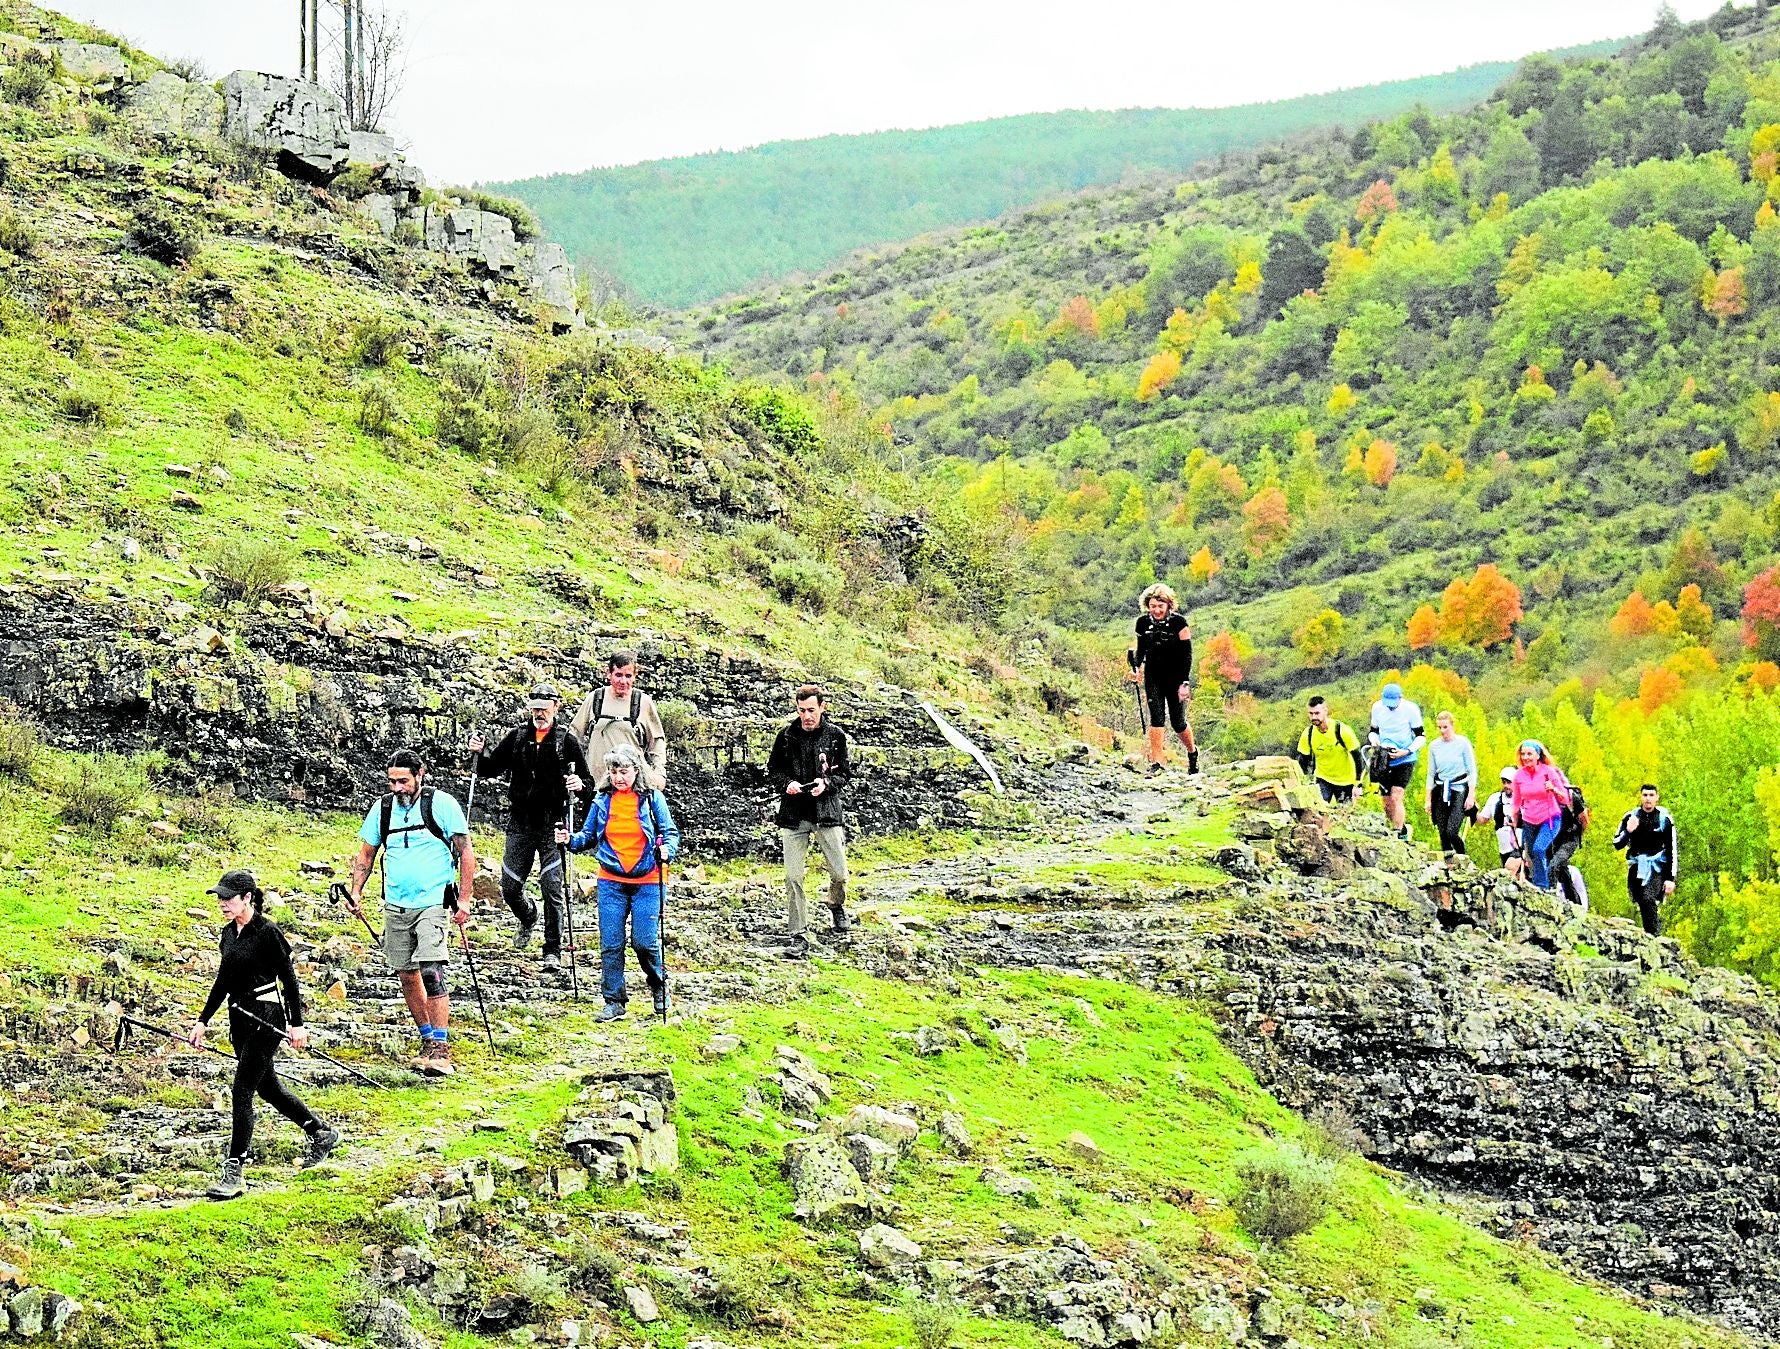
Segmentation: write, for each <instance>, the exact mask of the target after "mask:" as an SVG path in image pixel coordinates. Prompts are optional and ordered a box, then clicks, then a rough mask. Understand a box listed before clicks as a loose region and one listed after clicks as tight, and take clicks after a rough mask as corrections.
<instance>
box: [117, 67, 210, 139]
mask: <svg viewBox="0 0 1780 1349" xmlns="http://www.w3.org/2000/svg"><path fill="white" fill-rule="evenodd" d="M123 117H124V120H125V121H126V122H128V123H129V124H130V125H131V126H133V127H135V128H136V129H137V130H139V131H143V132H146V133H148V134H150V135H156V136H172V137H181V136H184V137H205V136H220V135H221V134H222V125H223V96H222V95H221V94H220V93H218V92H217V91H216V90H215V89H213V88H211V87H210V86H209V85H207V84H193V83H192V82H191V81H190V80H182V79H181V78H180V77H179V76H177V75H175V74H174V73H173V72H172V71H170V70H157V71H156V72H155V73H154V74H152V75H150V76H149V77H148V78H147V79H146V80H144V81H143V82H142V83H141V84H137V85H132V86H131V87H130V88H129V89H128V90H127V91H126V92H125V93H124V96H123Z"/></svg>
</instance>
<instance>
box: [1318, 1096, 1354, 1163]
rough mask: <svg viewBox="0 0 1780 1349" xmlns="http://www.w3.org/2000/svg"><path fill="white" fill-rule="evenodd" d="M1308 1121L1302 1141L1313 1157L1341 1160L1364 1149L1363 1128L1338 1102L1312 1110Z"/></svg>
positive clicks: (1334, 1160) (1331, 1160) (1333, 1160)
mask: <svg viewBox="0 0 1780 1349" xmlns="http://www.w3.org/2000/svg"><path fill="white" fill-rule="evenodd" d="M1307 1122H1308V1123H1309V1125H1310V1135H1309V1137H1308V1138H1307V1139H1306V1140H1305V1141H1306V1144H1307V1145H1308V1146H1309V1148H1310V1151H1311V1153H1312V1155H1314V1156H1317V1157H1321V1158H1323V1159H1324V1160H1325V1161H1329V1162H1340V1161H1341V1160H1342V1159H1343V1158H1346V1157H1351V1156H1353V1155H1354V1154H1355V1153H1357V1152H1364V1151H1365V1150H1366V1142H1367V1140H1366V1134H1365V1131H1364V1130H1362V1129H1361V1128H1360V1126H1359V1123H1358V1122H1357V1121H1356V1120H1355V1119H1354V1117H1353V1115H1352V1114H1350V1113H1349V1111H1348V1109H1347V1107H1346V1106H1344V1105H1342V1104H1341V1103H1340V1102H1339V1101H1331V1102H1329V1103H1328V1104H1327V1105H1322V1106H1318V1107H1317V1108H1316V1109H1315V1110H1313V1111H1311V1113H1310V1115H1309V1117H1308V1120H1307Z"/></svg>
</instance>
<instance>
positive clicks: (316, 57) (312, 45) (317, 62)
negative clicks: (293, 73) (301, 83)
mask: <svg viewBox="0 0 1780 1349" xmlns="http://www.w3.org/2000/svg"><path fill="white" fill-rule="evenodd" d="M309 82H310V83H311V84H320V83H321V0H309Z"/></svg>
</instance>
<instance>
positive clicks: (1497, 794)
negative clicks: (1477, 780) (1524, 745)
mask: <svg viewBox="0 0 1780 1349" xmlns="http://www.w3.org/2000/svg"><path fill="white" fill-rule="evenodd" d="M1498 781H1499V782H1500V783H1501V784H1502V785H1501V786H1500V787H1498V788H1497V789H1496V790H1495V791H1493V792H1491V793H1490V798H1489V800H1487V801H1485V802H1484V803H1483V811H1482V813H1481V814H1482V818H1483V819H1486V820H1488V821H1489V822H1490V827H1491V828H1493V829H1494V830H1495V831H1496V856H1497V859H1498V861H1499V862H1500V864H1501V867H1502V869H1503V870H1504V871H1506V872H1507V873H1508V874H1509V875H1510V876H1518V875H1520V830H1519V829H1517V828H1515V826H1514V820H1513V819H1512V818H1511V817H1510V815H1509V813H1508V811H1509V805H1510V798H1511V797H1512V796H1513V791H1512V787H1513V784H1514V770H1513V769H1512V768H1504V769H1503V770H1502V771H1501V773H1500V774H1499V775H1498Z"/></svg>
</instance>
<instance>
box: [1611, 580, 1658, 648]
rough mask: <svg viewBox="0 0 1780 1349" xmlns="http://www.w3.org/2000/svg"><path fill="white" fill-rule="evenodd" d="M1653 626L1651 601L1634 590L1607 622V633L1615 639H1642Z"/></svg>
mask: <svg viewBox="0 0 1780 1349" xmlns="http://www.w3.org/2000/svg"><path fill="white" fill-rule="evenodd" d="M1652 626H1653V624H1652V620H1651V614H1650V601H1649V600H1647V599H1645V598H1644V596H1643V595H1642V594H1640V593H1639V592H1638V591H1636V590H1634V591H1633V592H1632V593H1631V594H1629V595H1627V596H1626V597H1625V601H1624V602H1623V603H1622V604H1621V605H1620V606H1619V608H1618V609H1617V610H1615V611H1614V614H1613V617H1612V618H1610V619H1608V620H1607V631H1608V632H1610V633H1612V634H1613V635H1614V636H1615V637H1642V636H1644V634H1645V633H1647V632H1649V631H1650V630H1651V627H1652Z"/></svg>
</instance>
